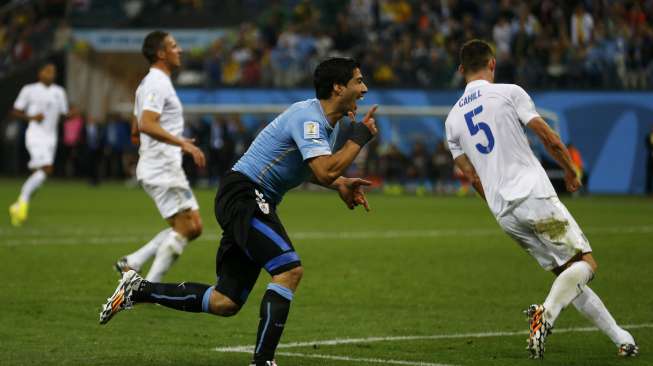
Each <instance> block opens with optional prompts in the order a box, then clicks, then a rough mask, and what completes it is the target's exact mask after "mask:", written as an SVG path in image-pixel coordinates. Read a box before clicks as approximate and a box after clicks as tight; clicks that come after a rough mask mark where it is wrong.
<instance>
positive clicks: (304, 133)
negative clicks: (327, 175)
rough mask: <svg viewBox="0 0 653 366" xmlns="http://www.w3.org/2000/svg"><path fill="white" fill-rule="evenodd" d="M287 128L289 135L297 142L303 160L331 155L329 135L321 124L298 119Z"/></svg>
mask: <svg viewBox="0 0 653 366" xmlns="http://www.w3.org/2000/svg"><path fill="white" fill-rule="evenodd" d="M289 128H290V135H291V136H292V139H293V141H295V144H297V148H298V149H299V152H300V153H301V154H302V159H303V160H308V159H310V158H314V157H316V156H322V155H331V146H329V136H328V135H327V130H326V128H325V127H324V125H323V124H321V123H319V122H315V121H298V122H295V123H292V124H291V126H289Z"/></svg>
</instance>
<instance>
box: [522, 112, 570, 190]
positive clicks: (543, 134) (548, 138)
mask: <svg viewBox="0 0 653 366" xmlns="http://www.w3.org/2000/svg"><path fill="white" fill-rule="evenodd" d="M527 126H528V127H529V128H530V129H531V130H532V131H533V132H535V134H536V135H537V137H538V138H539V139H540V141H542V144H544V147H545V148H546V150H547V151H548V152H549V154H550V155H551V156H552V157H553V158H554V159H555V161H556V162H558V165H560V167H561V168H562V169H563V170H564V172H565V185H566V187H567V190H568V191H569V192H576V191H577V190H578V189H579V188H580V186H581V182H580V179H579V178H578V174H577V172H576V169H575V168H574V164H573V163H572V161H571V156H569V152H568V151H567V148H566V147H565V145H564V144H563V143H562V141H560V136H558V134H557V133H555V131H553V130H552V129H551V127H549V125H548V124H547V123H546V121H544V119H542V117H535V118H533V119H532V120H530V121H529V122H528V125H527Z"/></svg>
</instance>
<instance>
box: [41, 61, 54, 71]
mask: <svg viewBox="0 0 653 366" xmlns="http://www.w3.org/2000/svg"><path fill="white" fill-rule="evenodd" d="M48 66H52V67H54V68H57V65H55V64H54V62H52V61H45V62H44V63H42V64H40V65H39V69H38V71H39V72H41V71H43V69H45V68H46V67H48Z"/></svg>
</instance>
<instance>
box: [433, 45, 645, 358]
mask: <svg viewBox="0 0 653 366" xmlns="http://www.w3.org/2000/svg"><path fill="white" fill-rule="evenodd" d="M460 63H461V65H460V72H461V73H462V74H463V75H464V76H465V80H466V81H467V87H466V88H465V92H464V94H463V96H462V97H461V98H460V99H459V100H458V102H457V103H456V104H455V105H454V106H453V108H452V109H451V111H450V112H449V116H448V117H447V120H446V122H445V124H446V135H447V140H448V142H449V147H450V149H451V153H452V155H453V157H454V159H455V164H456V165H457V166H458V167H459V168H460V169H461V170H462V171H463V172H464V173H465V176H466V177H467V178H468V179H469V180H470V181H471V182H472V184H473V185H474V188H476V190H477V191H478V192H479V194H480V195H481V196H482V197H483V198H485V200H486V201H487V203H488V206H489V207H490V210H491V211H492V213H493V214H494V215H495V216H496V219H497V221H498V223H499V225H500V226H501V227H502V228H503V230H504V231H505V232H506V233H508V235H510V236H511V237H512V238H514V239H515V240H516V241H517V242H518V243H519V244H520V245H521V246H522V247H523V248H524V249H525V250H526V251H527V252H528V253H529V254H531V255H532V256H533V257H534V258H535V259H536V260H537V261H538V263H539V264H540V265H541V266H542V267H543V268H544V269H546V270H549V271H552V272H553V273H555V274H556V275H557V276H558V277H557V278H556V280H555V281H554V282H553V285H552V286H551V290H550V292H549V294H548V296H547V298H546V300H545V301H544V303H543V305H531V307H529V309H528V310H527V313H528V315H529V317H530V335H529V343H528V349H529V350H530V352H531V357H533V358H542V357H543V355H544V342H545V339H546V336H547V335H548V332H549V331H550V330H551V328H552V327H553V325H554V323H555V321H556V319H557V317H558V315H559V314H560V312H561V311H562V309H564V308H565V307H566V306H567V305H569V303H573V304H574V306H575V307H576V309H578V311H580V312H581V313H582V314H583V315H585V316H586V317H588V318H589V319H590V320H592V321H593V322H594V324H595V325H596V326H597V327H598V328H599V329H601V330H602V331H603V332H604V333H605V334H607V335H608V336H609V337H610V339H611V340H612V341H613V342H614V343H615V344H616V345H617V346H618V347H619V349H618V353H619V355H622V356H634V355H636V354H637V352H638V348H637V346H636V345H635V340H634V339H633V337H632V335H631V334H630V333H628V332H627V331H625V330H624V329H622V328H621V327H619V326H618V325H617V323H616V322H615V320H614V318H613V317H612V315H610V313H609V312H608V310H607V309H606V307H605V306H604V305H603V303H602V302H601V299H600V298H599V297H598V296H597V295H596V294H595V293H594V292H593V291H592V290H591V289H590V288H589V287H588V286H587V283H588V282H589V281H590V280H591V279H592V278H593V277H594V273H595V272H596V267H597V265H596V262H595V261H594V258H593V257H592V254H591V252H592V249H591V248H590V245H589V243H588V241H587V239H586V238H585V235H584V234H583V232H582V231H581V229H580V227H578V224H577V223H576V221H575V220H574V218H573V217H572V216H571V214H570V213H569V211H567V209H566V207H565V206H564V205H563V204H562V203H561V202H560V200H559V199H558V197H557V195H556V193H555V191H554V190H553V187H552V186H551V182H550V181H549V179H548V177H547V175H546V173H545V172H544V169H543V168H542V166H541V165H540V163H539V161H538V160H537V159H536V158H535V155H534V154H533V152H532V150H531V149H530V147H529V145H528V141H527V138H526V134H525V133H524V130H523V128H522V127H523V126H524V125H526V126H528V127H529V128H531V129H532V130H533V132H535V134H536V135H537V136H538V137H539V138H540V140H542V143H543V144H544V146H545V147H546V149H547V151H548V152H549V153H550V154H551V156H552V157H553V158H555V160H556V161H557V162H558V164H560V166H561V167H562V168H563V170H564V172H565V184H566V187H567V189H568V190H569V191H570V192H574V191H576V190H578V188H579V187H580V181H579V179H578V174H577V171H576V169H575V167H574V165H573V163H572V161H571V159H570V157H569V154H568V152H567V150H566V149H565V146H564V145H563V144H562V142H561V141H560V138H559V137H558V135H557V134H555V132H553V130H551V129H550V128H549V126H548V125H547V124H546V122H545V121H544V120H543V119H542V118H541V117H540V116H539V114H538V113H537V111H536V110H535V105H534V104H533V101H532V100H531V98H530V96H529V95H528V94H527V93H526V92H525V91H524V90H523V89H522V88H521V87H519V86H517V85H514V84H492V83H493V82H494V71H495V68H496V59H495V58H494V55H493V52H492V50H491V49H490V46H489V45H488V44H487V43H485V42H483V41H480V40H472V41H469V42H467V43H465V45H463V47H462V49H461V51H460ZM477 172H478V175H477Z"/></svg>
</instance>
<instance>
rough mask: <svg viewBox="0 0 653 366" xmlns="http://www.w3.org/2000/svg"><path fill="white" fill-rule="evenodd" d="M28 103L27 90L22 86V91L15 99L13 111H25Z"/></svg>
mask: <svg viewBox="0 0 653 366" xmlns="http://www.w3.org/2000/svg"><path fill="white" fill-rule="evenodd" d="M28 103H29V88H28V87H27V86H24V87H23V88H22V89H20V93H18V98H16V101H15V102H14V109H18V110H19V111H26V109H27V104H28Z"/></svg>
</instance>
